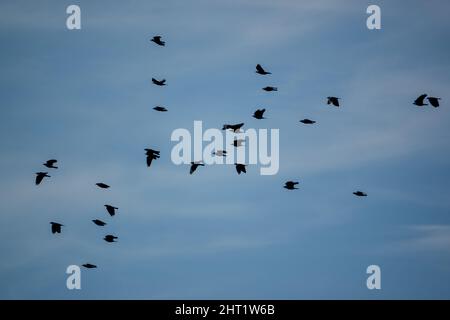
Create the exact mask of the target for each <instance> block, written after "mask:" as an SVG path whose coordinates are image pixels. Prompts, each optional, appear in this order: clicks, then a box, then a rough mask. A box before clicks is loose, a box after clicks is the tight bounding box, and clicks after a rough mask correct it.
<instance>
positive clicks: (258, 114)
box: [253, 109, 266, 120]
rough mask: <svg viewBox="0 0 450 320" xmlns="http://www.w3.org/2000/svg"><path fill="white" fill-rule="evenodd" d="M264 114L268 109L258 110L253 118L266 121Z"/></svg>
mask: <svg viewBox="0 0 450 320" xmlns="http://www.w3.org/2000/svg"><path fill="white" fill-rule="evenodd" d="M264 112H266V109H258V110H256V111H255V112H254V113H253V118H255V119H258V120H261V119H266V118H264V116H263V115H264Z"/></svg>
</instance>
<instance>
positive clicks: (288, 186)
mask: <svg viewBox="0 0 450 320" xmlns="http://www.w3.org/2000/svg"><path fill="white" fill-rule="evenodd" d="M297 184H298V182H296V181H295V182H294V181H287V182H286V183H285V184H284V187H283V188H286V189H288V190H295V189H298V188H296V187H295V185H297Z"/></svg>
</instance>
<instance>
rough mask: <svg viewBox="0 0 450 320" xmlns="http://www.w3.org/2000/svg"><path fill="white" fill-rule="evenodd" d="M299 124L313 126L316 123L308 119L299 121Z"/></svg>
mask: <svg viewBox="0 0 450 320" xmlns="http://www.w3.org/2000/svg"><path fill="white" fill-rule="evenodd" d="M300 122H301V123H303V124H314V123H316V122H315V121H314V120H309V119H303V120H300Z"/></svg>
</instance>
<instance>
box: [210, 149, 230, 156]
mask: <svg viewBox="0 0 450 320" xmlns="http://www.w3.org/2000/svg"><path fill="white" fill-rule="evenodd" d="M212 155H213V156H218V157H226V156H227V152H226V151H225V150H217V151H213V152H212Z"/></svg>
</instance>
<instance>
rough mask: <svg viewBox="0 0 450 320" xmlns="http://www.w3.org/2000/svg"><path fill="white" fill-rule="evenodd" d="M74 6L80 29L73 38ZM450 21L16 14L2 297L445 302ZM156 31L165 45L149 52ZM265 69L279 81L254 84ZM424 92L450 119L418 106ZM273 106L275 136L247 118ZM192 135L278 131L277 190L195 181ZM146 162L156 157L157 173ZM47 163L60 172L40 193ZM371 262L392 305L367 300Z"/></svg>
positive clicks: (178, 6)
mask: <svg viewBox="0 0 450 320" xmlns="http://www.w3.org/2000/svg"><path fill="white" fill-rule="evenodd" d="M70 4H78V5H79V6H80V7H81V15H82V29H81V30H78V31H69V30H67V29H66V24H65V20H66V18H67V14H66V13H65V11H66V7H67V6H68V5H70ZM369 4H378V5H379V6H380V7H381V10H382V29H381V30H379V31H369V30H368V29H367V28H366V18H367V14H366V8H367V6H368V5H369ZM449 9H450V4H449V3H448V2H447V1H437V0H433V1H428V2H426V3H425V2H422V1H395V2H394V1H377V2H368V1H287V0H283V1H269V0H261V1H242V0H240V1H237V0H232V1H226V2H224V1H206V0H195V1H189V2H187V1H171V0H169V1H163V2H161V1H127V2H124V1H108V4H106V3H105V2H103V1H34V2H30V1H2V2H1V4H0V16H1V19H0V43H1V46H2V50H0V64H1V70H2V71H1V73H0V96H1V107H0V115H1V116H0V147H1V157H0V170H1V176H2V179H0V213H1V214H0V255H1V259H0V298H2V299H55V298H56V299H113V298H120V299H222V298H223V299H226V298H232V299H315V298H324V299H355V298H359V299H380V298H387V299H396V298H402V299H411V298H438V299H448V298H450V286H449V283H450V216H449V214H450V189H449V182H448V181H449V178H450V165H449V162H448V158H449V156H450V150H449V147H450V127H449V125H448V124H449V121H450V111H449V108H448V100H449V99H448V97H447V93H448V90H449V85H450V79H449V74H450V63H449V59H448V57H449V53H450V52H449V51H450V50H449V49H450V48H449V45H448V41H447V39H449V38H450V37H449V36H450V28H449V27H450V22H449V21H448V17H447V13H448V12H449ZM156 34H161V35H163V37H164V39H165V40H166V41H167V45H166V47H164V48H160V47H157V46H155V45H154V44H152V43H150V42H149V39H150V38H151V37H152V36H153V35H156ZM257 63H261V64H262V65H263V66H264V67H265V68H267V69H268V70H269V71H271V72H272V73H273V74H272V75H270V76H267V77H261V76H258V75H256V74H255V73H254V68H255V65H256V64H257ZM152 77H156V78H166V79H167V82H168V86H167V87H164V88H159V87H156V86H153V85H152V84H151V81H150V80H151V78H152ZM266 85H274V86H277V87H278V88H279V91H278V92H277V93H274V94H268V93H265V92H263V91H262V90H261V88H262V87H264V86H266ZM422 93H428V94H430V95H435V96H439V97H441V98H442V100H441V104H442V107H441V108H438V109H432V108H429V107H427V108H421V109H419V108H417V107H415V106H413V105H412V101H414V99H415V98H416V97H417V96H418V95H420V94H422ZM329 95H335V96H339V97H341V98H342V108H339V109H337V108H332V107H329V106H327V105H326V104H325V97H327V96H329ZM158 104H161V105H164V106H166V107H167V108H168V109H169V112H167V113H157V112H155V111H153V110H152V108H153V107H154V106H156V105H158ZM260 107H265V108H266V109H267V111H266V116H267V117H268V118H269V119H266V120H263V121H258V120H256V119H253V118H252V117H251V115H252V114H253V111H254V110H256V109H257V108H260ZM303 118H310V119H314V120H316V121H317V125H315V126H304V125H301V124H300V123H299V122H298V120H300V119H303ZM194 120H202V121H203V124H204V128H221V126H222V125H223V124H224V123H238V122H245V124H246V127H247V128H277V129H279V130H280V170H279V172H278V174H277V175H274V176H261V175H260V174H259V167H258V166H257V165H256V166H250V167H249V168H248V173H247V174H246V175H241V176H238V175H237V174H236V172H235V171H234V167H233V166H225V165H222V166H209V167H205V168H200V169H199V170H198V171H197V172H196V173H195V174H194V175H192V176H190V175H189V174H188V171H189V168H188V166H183V165H182V166H175V165H174V164H173V163H172V162H171V159H170V151H171V149H172V147H173V146H174V143H173V142H171V141H170V135H171V133H172V131H173V130H174V129H177V128H187V129H189V130H192V128H193V122H194ZM146 147H151V148H155V149H158V150H161V158H160V159H159V160H157V161H156V162H154V164H153V165H152V167H151V168H150V169H148V168H147V167H146V166H145V155H144V150H143V149H144V148H146ZM50 158H56V159H58V160H59V162H60V163H59V165H60V169H58V170H56V171H52V172H51V173H50V174H51V175H52V177H51V178H50V179H48V180H45V181H44V183H43V184H42V185H40V186H39V187H36V186H35V185H34V173H35V172H37V171H41V170H42V168H43V167H42V166H41V163H43V162H44V161H45V160H47V159H50ZM286 180H298V181H300V190H296V191H295V192H288V191H286V190H284V189H283V188H282V186H283V184H284V182H285V181H286ZM99 181H103V182H106V183H108V184H110V185H111V186H112V187H111V188H110V189H109V190H100V189H98V188H96V187H95V183H96V182H99ZM358 189H361V190H364V191H366V192H367V193H368V194H369V196H368V197H367V198H364V199H360V198H356V197H354V196H353V195H352V192H353V191H355V190H358ZM105 203H112V204H114V205H116V206H117V207H119V212H118V214H117V215H116V216H115V217H113V218H110V217H108V216H107V214H106V212H105V210H104V207H103V205H104V204H105ZM95 218H100V219H102V220H104V221H106V222H108V226H106V227H105V228H104V229H100V228H99V227H96V226H95V225H94V224H93V223H92V222H91V220H92V219H95ZM50 221H59V222H62V223H63V224H64V225H65V226H66V227H65V228H64V229H63V233H62V234H61V235H58V236H55V235H52V234H51V233H50V226H49V224H48V223H49V222H50ZM106 233H113V234H117V235H118V236H119V242H118V243H116V244H107V243H105V242H104V241H103V240H102V237H103V236H104V235H105V234H106ZM85 262H91V263H94V264H97V265H98V266H99V268H98V269H97V270H87V271H86V270H83V273H82V284H81V286H82V290H79V291H77V290H72V291H69V290H67V289H66V286H65V282H66V277H67V275H66V274H65V269H66V267H67V266H68V265H70V264H82V263H85ZM371 264H377V265H379V266H380V267H381V271H382V289H381V290H379V291H376V290H375V291H370V290H368V289H367V288H366V277H367V275H366V273H365V271H366V268H367V266H369V265H371Z"/></svg>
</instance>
